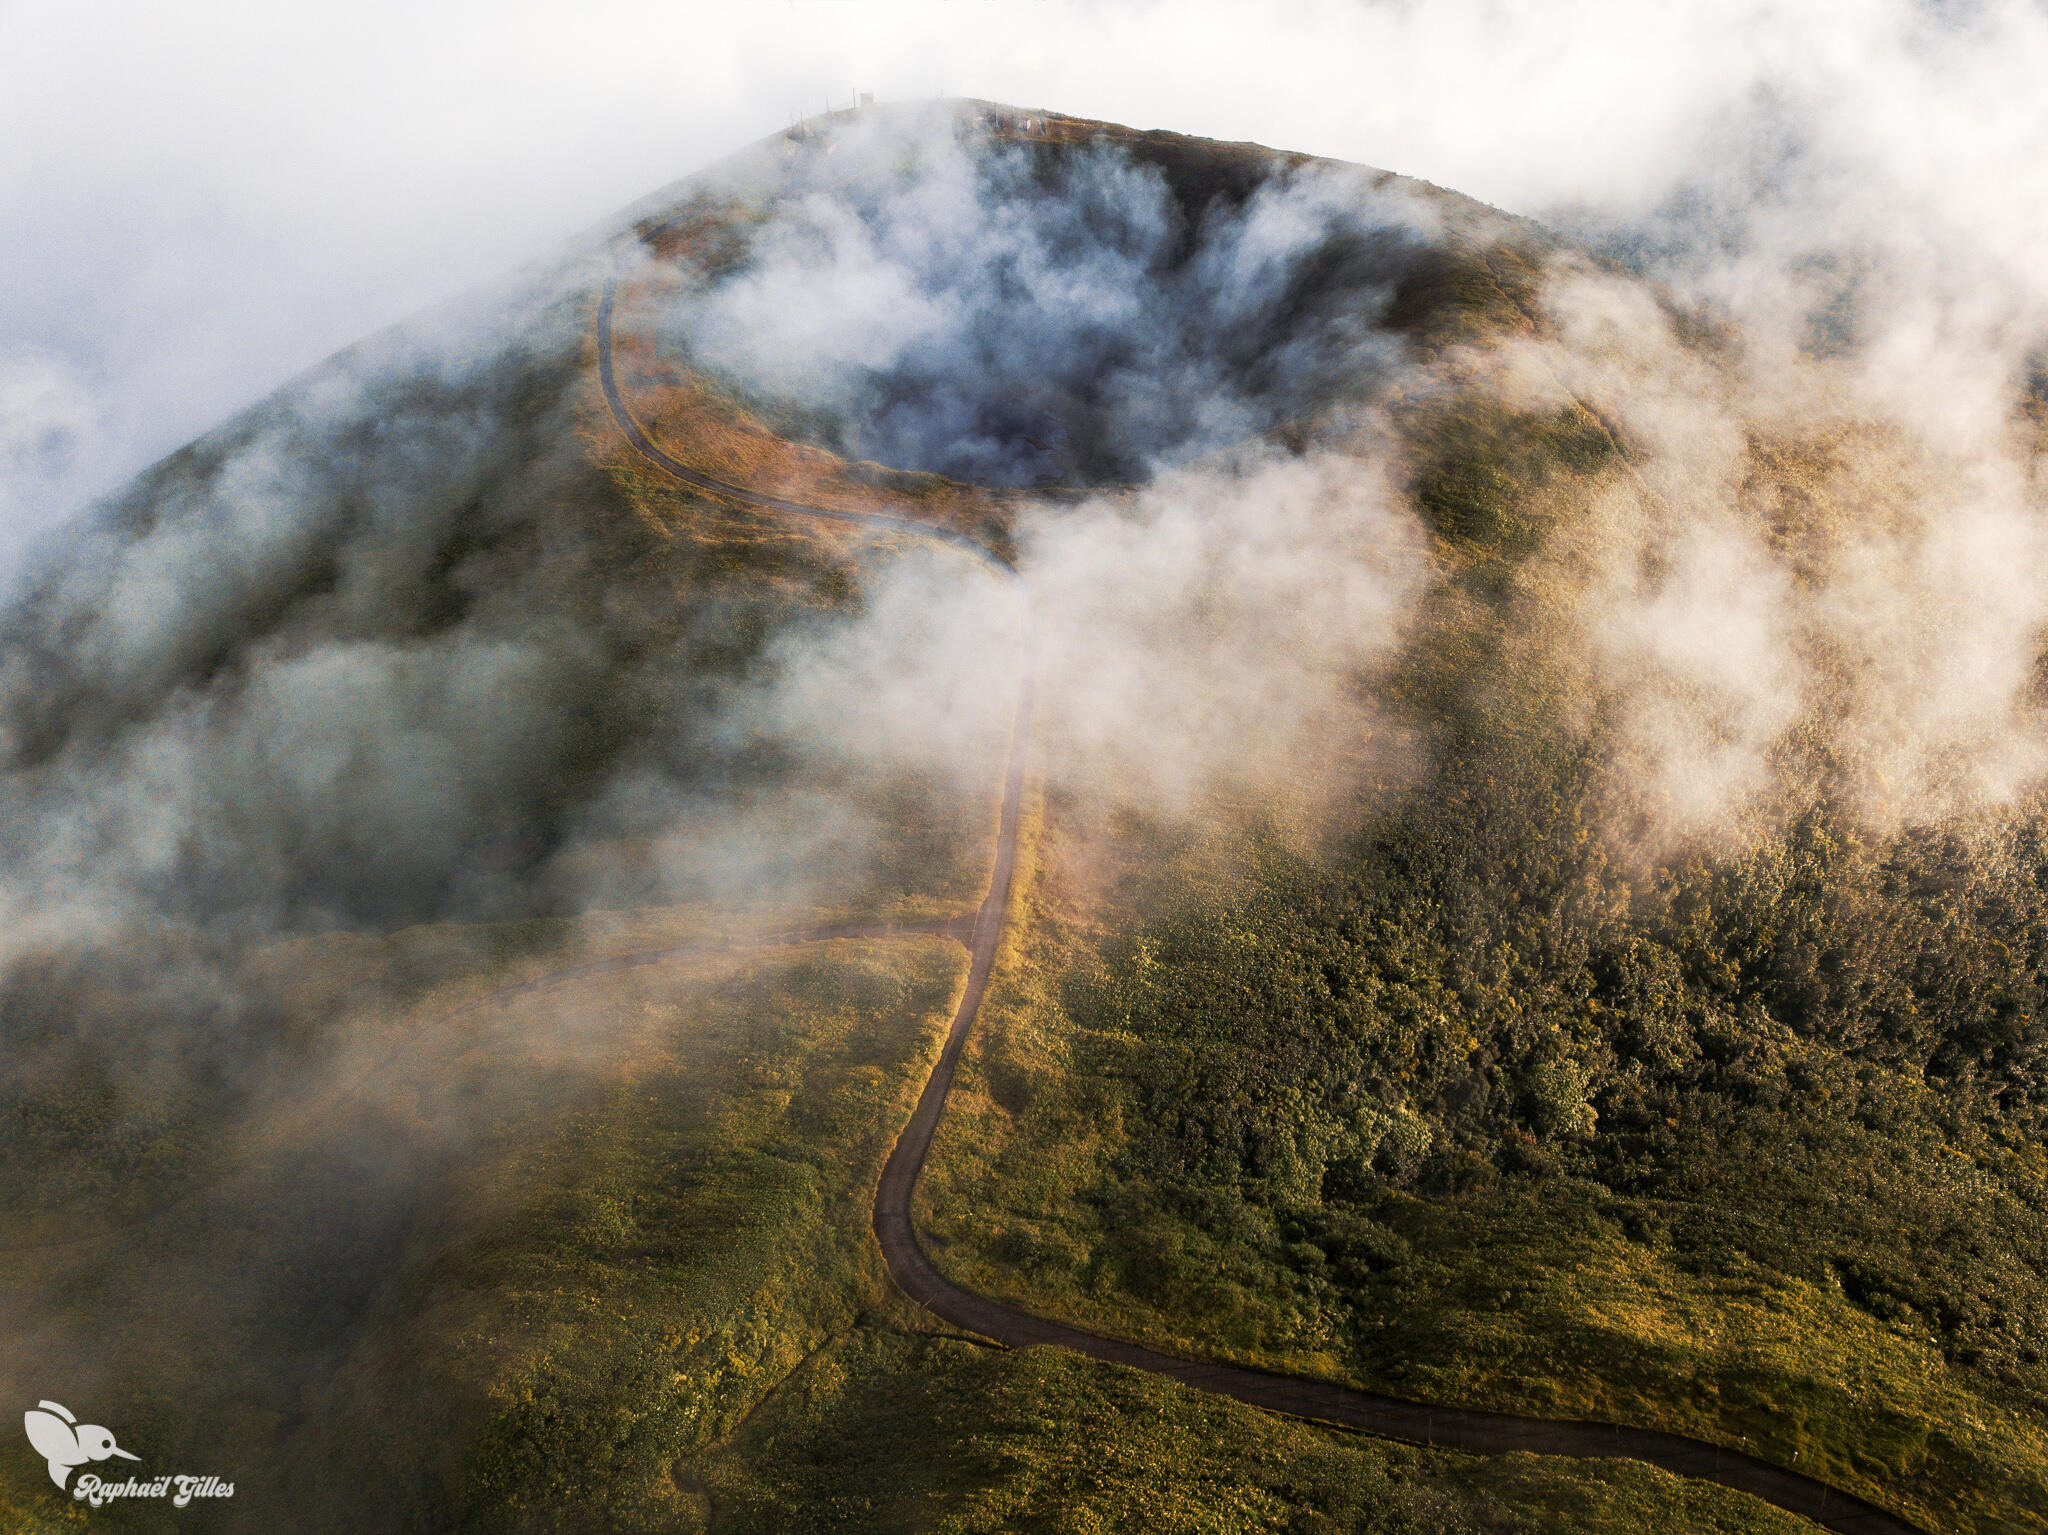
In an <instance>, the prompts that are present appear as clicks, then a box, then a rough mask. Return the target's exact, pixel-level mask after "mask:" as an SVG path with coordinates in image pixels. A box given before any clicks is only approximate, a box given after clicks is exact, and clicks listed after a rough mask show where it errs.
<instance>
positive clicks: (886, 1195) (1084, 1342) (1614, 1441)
mask: <svg viewBox="0 0 2048 1535" xmlns="http://www.w3.org/2000/svg"><path fill="white" fill-rule="evenodd" d="M656 232H658V231H656ZM617 296H618V277H617V275H616V273H614V275H613V276H612V277H611V278H610V279H609V280H607V282H606V284H605V289H604V296H603V298H602V300H601V301H600V303H599V306H598V319H597V354H598V372H599V377H600V380H601V382H602V384H603V387H604V397H605V403H606V404H607V405H608V406H609V407H610V410H611V415H612V419H613V421H615V422H616V423H617V425H618V428H619V431H620V432H621V433H622V434H623V435H624V436H625V439H626V441H627V442H628V443H630V444H631V445H632V447H633V449H634V451H635V452H637V453H638V454H639V455H640V456H641V457H642V458H643V459H645V460H646V461H647V462H648V463H650V464H652V465H654V466H655V467H656V468H658V469H661V470H662V471H664V472H665V473H667V474H668V475H670V476H671V477H673V478H674V479H676V480H677V481H679V482H680V483H682V484H684V485H688V486H690V487H691V488H693V489H696V490H700V491H703V492H705V493H706V494H709V495H714V496H717V497H719V498H721V499H722V500H726V501H730V502H735V503H738V504H739V505H742V506H748V507H754V508H758V509H760V510H764V511H771V512H779V513H783V514H785V515H788V516H794V517H806V518H817V519H823V520H826V521H831V522H846V523H859V524H864V525H867V526H870V527H882V528H888V529H891V530H893V531H897V532H904V533H911V534H914V535H916V536H918V537H920V538H929V539H933V540H936V541H938V542H940V543H944V544H949V545H951V546H953V547H955V548H958V549H962V550H963V551H964V552H966V553H968V554H970V555H972V556H973V557H974V558H976V559H979V560H980V561H982V562H983V563H984V564H985V565H987V566H988V567H990V568H991V569H993V570H995V571H997V572H999V573H1000V574H1001V575H1003V576H1004V577H1006V578H1007V579H1009V580H1011V581H1012V582H1014V583H1015V584H1016V590H1017V591H1018V593H1019V595H1020V597H1021V599H1022V602H1023V605H1024V611H1025V614H1026V639H1025V646H1024V655H1023V657H1022V671H1023V679H1022V682H1021V685H1020V687H1019V691H1018V698H1017V707H1016V712H1015V715H1014V717H1013V722H1012V725H1011V735H1010V751H1009V761H1008V765H1007V767H1006V769H1005V772H1004V780H1003V804H1002V816H1001V820H1000V823H999V826H998V829H997V832H996V857H995V869H994V872H993V874H992V875H991V877H990V879H989V887H988V894H987V895H986V896H985V897H984V898H983V899H982V902H981V905H980V906H979V907H978V908H977V909H976V910H975V911H974V913H973V914H972V915H971V916H969V917H964V918H960V919H956V921H955V922H953V923H951V924H932V925H927V926H923V927H922V928H921V930H922V931H927V932H939V933H944V934H945V935H947V936H951V937H955V938H958V939H960V940H961V941H962V942H964V943H965V944H966V945H967V947H968V952H969V954H970V956H971V962H970V965H969V968H968V972H967V988H966V990H965V991H964V992H963V993H962V994H961V997H960V1005H959V1007H958V1009H956V1010H955V1012H954V1014H953V1021H952V1025H951V1027H950V1028H948V1030H947V1031H946V1042H945V1045H944V1046H943V1048H942V1049H941V1050H940V1052H939V1059H938V1064H937V1065H936V1066H935V1067H934V1068H933V1070H932V1074H931V1077H930V1078H929V1079H928V1080H927V1081H926V1083H925V1086H924V1091H923V1092H922V1093H921V1094H920V1095H919V1097H918V1100H917V1107H916V1109H915V1110H914V1111H913V1112H912V1113H911V1116H910V1122H909V1124H907V1125H906V1126H905V1127H904V1129H903V1131H902V1133H901V1135H899V1136H898V1137H897V1140H896V1145H895V1148H894V1149H893V1150H892V1151H891V1153H890V1155H889V1160H888V1162H887V1164H886V1165H885V1166H884V1168H883V1170H882V1177H881V1182H880V1185H879V1187H878V1188H877V1189H876V1192H875V1213H874V1226H875V1236H876V1239H877V1240H878V1241H879V1242H880V1243H881V1247H882V1256H883V1258H884V1259H885V1260H886V1261H887V1263H888V1266H889V1273H890V1276H891V1277H892V1278H893V1279H894V1280H895V1281H896V1283H897V1285H898V1286H899V1287H900V1288H901V1289H902V1291H903V1293H904V1294H905V1295H907V1296H909V1297H910V1299H912V1300H913V1301H915V1302H917V1304H919V1305H920V1306H922V1307H924V1308H925V1309H926V1310H928V1311H930V1312H931V1313H932V1314H933V1315H934V1316H936V1317H939V1318H941V1319H942V1320H944V1321H946V1322H949V1323H951V1324H952V1325H953V1326H955V1327H959V1328H963V1329H965V1330H967V1331H969V1332H973V1333H978V1334H980V1335H981V1336H983V1337H986V1338H991V1339H994V1340H995V1341H996V1342H998V1343H1002V1344H1006V1345H1009V1346H1010V1347H1013V1348H1028V1347H1034V1346H1041V1345H1052V1346H1054V1347H1058V1348H1065V1349H1071V1350H1073V1351H1074V1352H1075V1353H1079V1354H1086V1355H1087V1356H1089V1357H1090V1358H1092V1359H1101V1360H1105V1361H1108V1362H1110V1363H1112V1364H1121V1365H1127V1366H1129V1367H1131V1368H1132V1369H1138V1370H1145V1371H1147V1372H1149V1373H1151V1374H1154V1375H1163V1376H1165V1377H1167V1378H1168V1379H1170V1380H1174V1381H1178V1382H1179V1383H1181V1384H1182V1385H1184V1386H1190V1387H1193V1388H1194V1389H1196V1390H1199V1391H1209V1392H1214V1393H1216V1394H1218V1395H1221V1396H1228V1397H1233V1398H1235V1399H1236V1400H1238V1401H1240V1402H1247V1403H1249V1404H1251V1405H1252V1406H1255V1407H1263V1408H1267V1409H1270V1410H1272V1411H1274V1412H1282V1413H1288V1414H1291V1415H1293V1416H1295V1417H1301V1418H1309V1419H1313V1420H1316V1421H1318V1422H1323V1423H1333V1424H1340V1425H1342V1426H1344V1427H1346V1428H1351V1429H1356V1430H1359V1431H1361V1432H1363V1433H1368V1434H1373V1435H1376V1436H1379V1437H1382V1438H1388V1439H1396V1440H1401V1441H1404V1442H1406V1443H1410V1444H1418V1445H1427V1446H1432V1447H1434V1448H1438V1449H1448V1450H1463V1451H1473V1452H1478V1453H1482V1454H1484V1453H1499V1452H1504V1451H1521V1452H1526V1453H1531V1454H1537V1455H1570V1456H1578V1457H1589V1458H1606V1457H1620V1458H1625V1459H1629V1460H1639V1461H1645V1462H1647V1463H1649V1464H1650V1465H1653V1466H1658V1467H1661V1468H1662V1469H1664V1470H1666V1471H1673V1472H1676V1473H1678V1474H1679V1475H1681V1476H1689V1477H1697V1478H1700V1479H1702V1480H1704V1481H1711V1482H1718V1483H1720V1484H1721V1485H1723V1486H1725V1487H1733V1488H1735V1489H1737V1490H1738V1491H1741V1492H1746V1493H1749V1494H1750V1495H1752V1496H1754V1497H1757V1498H1761V1499H1763V1500H1764V1501H1765V1502H1767V1503H1772V1504H1775V1505H1776V1506H1777V1507H1779V1508H1782V1509H1785V1510H1788V1511H1789V1512H1792V1513H1795V1514H1801V1515H1804V1516H1805V1517H1806V1518H1808V1519H1811V1520H1813V1521H1814V1522H1815V1523H1816V1524H1819V1525H1822V1526H1824V1527H1825V1528H1827V1529H1830V1530H1834V1531H1838V1532H1839V1535H1926V1532H1924V1531H1922V1530H1921V1529H1920V1528H1919V1526H1917V1525H1913V1524H1909V1523H1908V1522H1907V1521H1906V1520H1904V1519H1901V1518H1899V1517H1898V1516H1897V1515H1895V1514H1892V1513H1889V1512H1887V1511H1886V1510H1884V1509H1881V1508H1878V1507H1876V1506H1875V1505H1874V1504H1871V1503H1867V1502H1865V1501H1864V1500H1863V1499H1861V1498H1858V1497H1854V1496H1852V1495H1851V1494H1849V1493H1845V1492H1842V1491H1840V1490H1839V1489H1836V1488H1833V1487H1830V1486H1828V1485H1827V1484H1826V1483H1825V1482H1820V1481H1816V1480H1814V1479H1813V1478H1812V1477H1809V1476H1802V1475H1801V1474H1799V1473H1798V1472H1796V1471H1788V1470H1786V1469H1785V1468H1783V1467H1782V1466H1776V1465H1773V1464H1771V1463H1770V1462H1768V1461H1763V1460H1758V1459H1756V1458H1755V1457H1754V1456H1750V1455H1744V1454H1742V1453H1740V1452H1738V1451H1735V1450H1727V1449H1722V1448H1720V1447H1719V1446H1716V1445H1711V1444H1706V1443H1703V1442H1701V1441H1699V1440H1695V1439H1687V1438H1684V1437H1682V1436H1681V1435H1678V1434H1667V1433H1660V1432H1658V1431H1657V1430H1654V1429H1644V1428H1626V1427H1620V1426H1616V1425H1609V1424H1601V1423H1583V1422H1573V1421H1569V1420H1562V1419H1554V1418H1530V1417H1520V1416H1515V1415H1512V1414H1508V1413H1497V1412H1482V1411H1478V1410H1476V1409H1473V1408H1466V1407H1432V1406H1428V1405H1426V1404H1424V1403H1420V1402H1407V1401H1402V1400H1400V1399H1398V1398H1395V1397H1387V1396H1378V1395H1375V1394H1374V1393H1372V1392H1368V1391H1359V1390H1356V1389H1354V1388H1352V1387H1349V1386H1340V1385H1335V1384H1332V1383H1330V1382H1327V1381H1318V1380H1309V1379H1304V1378H1302V1377H1299V1376H1291V1375H1279V1374H1273V1373H1269V1372H1267V1371H1264V1370H1254V1369H1248V1368H1245V1367H1243V1366H1240V1365H1230V1364H1215V1363H1203V1362H1200V1361H1197V1360H1191V1359H1182V1358H1179V1357H1177V1356H1175V1355H1172V1354H1163V1353H1159V1352H1157V1351H1156V1350H1153V1349H1149V1348H1144V1347H1141V1346H1140V1345H1138V1344H1135V1343H1127V1342H1123V1341H1121V1340H1119V1339H1115V1338H1105V1337H1101V1336H1099V1335H1097V1334H1095V1333H1090V1332H1084V1331H1082V1330H1081V1329H1080V1328H1077V1327H1070V1326H1068V1325H1066V1324H1065V1323H1062V1322H1055V1321H1051V1320H1048V1319H1047V1318H1044V1317H1039V1316H1033V1315H1032V1314H1031V1313H1029V1312H1026V1311H1020V1310H1018V1309H1016V1308H1015V1307H1012V1306H1006V1305H1003V1304H1001V1303H999V1302H997V1301H993V1300H990V1299H988V1298H987V1297H986V1296H981V1295H976V1294H974V1293H973V1292H972V1291H969V1290H963V1289H962V1288H960V1286H958V1285H956V1284H954V1283H952V1281H950V1280H948V1279H947V1278H946V1277H945V1276H944V1275H942V1274H940V1273H939V1271H938V1270H937V1269H936V1268H934V1267H933V1266H932V1263H931V1260H930V1259H929V1258H928V1257H927V1256H926V1255H925V1251H924V1248H923V1246H922V1245H921V1244H920V1243H919V1242H918V1239H917V1232H916V1229H915V1228H914V1227H913V1226H912V1224H911V1219H910V1208H911V1194H912V1192H913V1191H914V1190H915V1189H916V1187H917V1178H918V1174H919V1173H920V1172H921V1171H923V1168H924V1161H925V1156H926V1154H927V1153H928V1152H929V1151H930V1150H931V1144H932V1135H933V1133H934V1132H935V1131H936V1130H937V1129H938V1124H939V1117H940V1115H941V1114H943V1113H944V1112H945V1107H946V1095H947V1094H948V1093H949V1092H950V1091H951V1090H952V1086H953V1076H954V1072H955V1070H956V1069H957V1067H958V1065H959V1061H960V1051H961V1047H962V1046H963V1045H965V1044H966V1042H967V1034H968V1031H969V1030H970V1029H971V1028H972V1027H973V1026H974V1019H975V1015H976V1013H978V1012H979V1011H980V1008H981V999H982V995H983V993H984V992H986V991H987V989H988V980H989V974H990V972H991V971H992V970H993V969H994V968H995V958H996V948H997V945H998V944H999V942H1000V941H1001V938H1002V934H1003V925H1004V923H1005V921H1006V920H1007V918H1008V916H1009V909H1010V888H1011V884H1012V880H1013V878H1014V875H1015V872H1016V862H1017V823H1018V811H1019V807H1020V805H1021V802H1022V800H1023V794H1024V763H1025V757H1026V753H1027V750H1028V747H1029V740H1030V729H1031V701H1032V681H1033V679H1032V667H1031V632H1030V616H1029V615H1030V611H1031V601H1030V594H1029V591H1028V590H1027V589H1026V588H1025V587H1024V585H1023V583H1022V581H1021V580H1020V579H1019V578H1018V576H1017V572H1016V570H1015V569H1014V568H1013V567H1012V566H1010V565H1009V564H1007V563H1006V562H1004V561H1003V560H1001V559H999V558H998V557H997V556H996V555H995V554H993V553H991V552H990V551H989V550H988V549H986V548H985V547H983V546H982V545H981V544H979V543H977V542H976V541H975V540H973V539H971V538H968V537H967V536H966V535H964V534H961V533H958V532H955V531H953V530H952V529H949V528H942V527H937V526H935V525H933V524H931V523H925V522H919V521H917V520H916V519H914V518H909V517H893V516H888V515H886V514H882V513H864V512H850V511H840V510H834V509H831V508H827V507H817V506H806V505H804V504H802V503H801V502H796V501H786V500H783V499H781V498H779V497H775V496H768V495H763V494H762V493H760V492H758V491H754V490H749V489H748V488H747V487H745V486H743V485H731V484H727V483H725V482H724V481H721V480H716V479H713V478H712V477H710V476H709V475H706V474H702V473H700V472H698V471H697V470H695V469H692V468H690V466H689V465H687V464H685V463H683V462H681V461H680V460H679V459H677V458H675V457H673V456H672V455H670V454H669V453H667V452H666V451H664V450H663V449H662V448H661V446H660V445H659V444H658V443H656V442H655V441H654V440H653V439H652V438H650V437H649V436H648V435H647V433H646V431H645V430H644V429H643V428H642V427H641V426H640V423H639V422H638V421H637V420H635V419H634V417H633V413H632V411H631V410H630V409H629V408H628V407H627V405H626V402H625V399H624V398H623V397H622V395H621V394H620V392H619V385H618V379H617V376H616V373H615V370H614V368H613V364H612V320H613V313H614V310H615V307H616V300H617ZM858 931H859V930H854V929H848V930H845V931H841V930H836V929H835V930H832V932H831V933H830V936H834V937H851V936H855V935H856V933H857V932H858ZM800 936H801V935H783V936H782V937H781V938H778V939H776V940H774V941H778V942H788V941H798V940H799V938H800ZM816 936H819V937H824V936H827V934H826V933H825V932H823V931H821V932H819V933H818V934H817V935H816ZM659 957H662V956H660V955H654V956H630V957H628V959H627V960H624V961H602V962H600V963H599V964H597V965H592V966H584V967H582V969H581V970H579V971H576V972H564V973H563V975H561V976H551V977H548V978H546V980H544V981H542V982H534V983H529V984H530V985H535V986H538V985H551V984H557V983H559V982H561V981H562V980H564V979H566V978H569V977H572V976H573V975H577V974H583V973H589V972H592V971H595V970H598V969H602V968H607V967H616V966H617V965H619V964H623V963H644V962H648V961H649V960H651V959H654V958H659Z"/></svg>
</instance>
